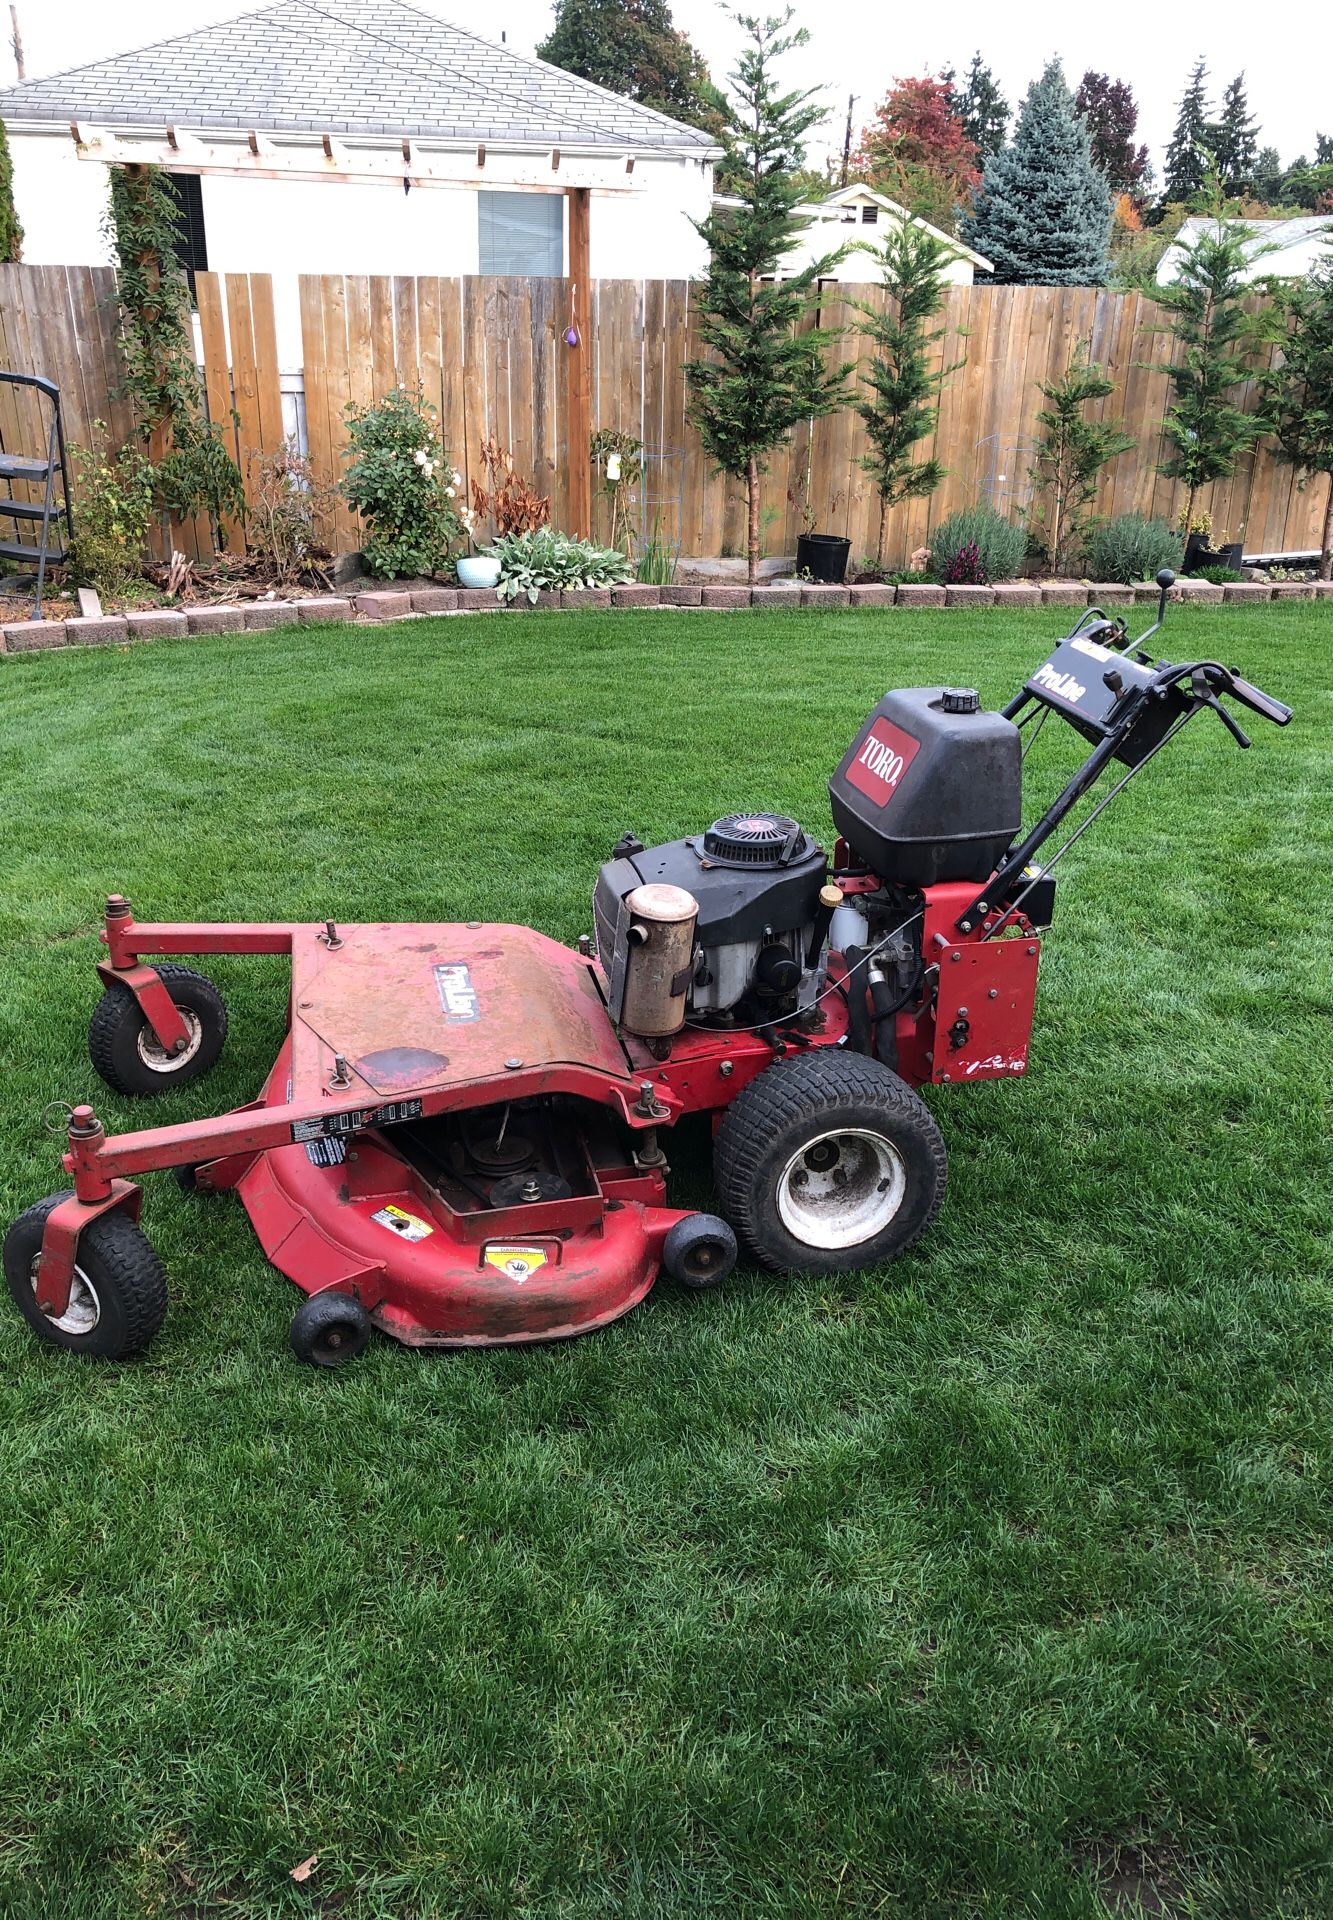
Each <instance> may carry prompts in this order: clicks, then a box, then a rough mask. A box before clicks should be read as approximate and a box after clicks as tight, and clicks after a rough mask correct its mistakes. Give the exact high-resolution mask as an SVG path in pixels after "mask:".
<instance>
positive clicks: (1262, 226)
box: [1157, 213, 1333, 287]
mask: <svg viewBox="0 0 1333 1920" xmlns="http://www.w3.org/2000/svg"><path fill="white" fill-rule="evenodd" d="M1215 224H1216V223H1215V222H1214V221H1213V220H1212V219H1210V218H1209V216H1208V215H1206V214H1192V215H1191V216H1190V218H1189V219H1188V220H1186V221H1185V222H1184V223H1183V225H1182V226H1181V229H1180V231H1179V233H1178V234H1177V235H1176V237H1175V239H1174V240H1173V241H1172V242H1171V245H1170V246H1169V247H1168V248H1167V250H1166V252H1165V253H1164V254H1163V255H1162V257H1161V260H1160V261H1159V262H1158V265H1157V284H1158V285H1159V286H1162V287H1164V286H1167V285H1169V284H1170V282H1171V281H1172V280H1174V279H1175V277H1176V275H1177V274H1178V273H1179V271H1180V257H1181V254H1182V253H1183V252H1184V250H1185V248H1186V247H1187V246H1189V244H1190V242H1191V241H1193V240H1197V239H1198V237H1199V235H1200V234H1201V233H1203V232H1204V231H1205V230H1206V229H1207V228H1208V227H1211V226H1214V225H1215ZM1237 224H1239V225H1241V226H1245V227H1248V228H1249V229H1250V231H1251V236H1252V237H1251V238H1250V239H1248V240H1247V241H1246V242H1245V253H1246V258H1247V266H1246V270H1245V278H1246V279H1247V280H1264V279H1267V277H1268V276H1269V275H1270V274H1272V275H1273V276H1274V277H1275V278H1277V279H1279V280H1300V279H1303V278H1304V276H1305V275H1306V274H1307V273H1308V272H1309V271H1310V269H1311V267H1313V266H1314V265H1315V264H1316V263H1317V262H1318V261H1319V260H1320V259H1321V258H1325V259H1327V258H1328V257H1329V247H1330V244H1331V243H1333V213H1301V214H1297V215H1295V216H1294V217H1293V218H1292V219H1290V220H1244V221H1240V222H1238V223H1237Z"/></svg>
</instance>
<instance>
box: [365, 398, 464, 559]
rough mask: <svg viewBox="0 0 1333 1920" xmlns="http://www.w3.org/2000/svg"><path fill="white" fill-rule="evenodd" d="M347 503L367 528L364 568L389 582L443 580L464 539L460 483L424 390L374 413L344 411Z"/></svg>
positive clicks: (383, 404)
mask: <svg viewBox="0 0 1333 1920" xmlns="http://www.w3.org/2000/svg"><path fill="white" fill-rule="evenodd" d="M345 411H346V416H347V427H348V443H349V444H348V448H347V456H346V457H347V459H348V461H349V462H350V464H349V466H348V469H347V474H346V477H345V478H344V480H343V488H342V490H343V495H344V497H345V499H346V500H347V502H348V504H349V505H350V506H352V507H354V508H355V509H356V511H357V512H358V513H359V514H360V515H361V517H362V519H363V520H364V521H365V523H366V526H367V529H368V531H367V533H366V535H365V538H364V540H363V542H362V550H363V552H364V554H365V560H366V567H367V570H368V571H369V572H370V573H373V574H376V575H377V576H378V577H379V578H381V579H384V580H398V579H402V578H404V577H410V576H411V575H414V574H420V573H440V572H442V571H443V570H444V569H445V568H446V567H447V566H448V564H449V556H450V553H451V552H452V550H453V548H454V547H455V546H457V545H458V544H459V543H460V542H461V540H462V539H463V535H464V531H465V527H464V521H463V517H462V516H461V515H460V513H459V510H458V508H457V507H456V506H455V505H454V502H455V500H456V499H457V497H458V493H459V489H460V488H461V487H462V484H463V478H462V475H461V474H459V473H455V472H453V471H451V469H450V466H449V458H448V455H447V453H446V452H445V449H444V446H443V444H442V443H441V440H440V433H439V428H438V426H437V425H436V423H435V409H434V407H432V406H430V405H429V404H428V403H427V402H426V401H424V400H423V399H422V395H421V389H420V388H419V387H418V388H417V390H416V392H415V393H409V392H407V391H406V390H405V389H404V388H402V387H396V388H395V389H394V391H393V392H392V393H386V394H385V396H384V398H383V399H382V400H380V401H378V402H377V403H376V404H375V405H374V406H370V407H358V406H348V407H347V408H346V410H345Z"/></svg>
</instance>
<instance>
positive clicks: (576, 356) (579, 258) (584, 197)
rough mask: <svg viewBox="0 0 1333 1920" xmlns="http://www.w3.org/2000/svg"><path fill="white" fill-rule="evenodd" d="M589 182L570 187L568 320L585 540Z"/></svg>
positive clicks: (572, 463) (574, 499)
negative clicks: (572, 338)
mask: <svg viewBox="0 0 1333 1920" xmlns="http://www.w3.org/2000/svg"><path fill="white" fill-rule="evenodd" d="M590 198H591V196H590V195H589V192H588V189H587V187H567V188H566V189H565V200H566V203H567V205H568V207H569V261H568V267H569V271H568V274H567V275H566V286H567V288H568V292H569V321H568V325H569V326H570V327H571V328H572V329H573V330H574V332H575V333H576V334H577V335H578V344H577V346H569V345H568V344H566V345H565V347H564V354H565V418H566V420H567V422H568V433H567V436H566V438H567V443H568V447H569V476H568V482H567V488H566V499H567V500H568V503H569V532H570V533H573V534H577V535H578V537H579V538H580V539H581V540H589V539H591V538H592V465H591V458H590V455H589V452H588V442H589V441H590V440H591V439H592V352H593V347H592V341H591V339H590V338H589V332H590V328H591V324H592V270H591V259H592V246H591V241H592V219H591V208H590Z"/></svg>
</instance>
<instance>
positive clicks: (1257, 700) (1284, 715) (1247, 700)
mask: <svg viewBox="0 0 1333 1920" xmlns="http://www.w3.org/2000/svg"><path fill="white" fill-rule="evenodd" d="M1224 691H1225V692H1227V693H1229V694H1230V695H1231V697H1232V699H1233V700H1239V701H1240V703H1241V705H1242V706H1243V707H1248V708H1249V709H1250V711H1251V712H1252V713H1257V714H1259V715H1260V717H1261V718H1262V719H1264V720H1271V721H1272V722H1273V725H1274V726H1275V727H1285V726H1286V725H1287V723H1288V722H1289V721H1290V719H1291V713H1292V710H1291V708H1290V707H1286V706H1284V705H1283V704H1282V702H1281V701H1280V700H1275V699H1274V698H1273V696H1272V694H1271V693H1265V692H1264V690H1263V688H1262V687H1254V686H1251V685H1250V682H1249V681H1248V680H1242V679H1241V677H1240V675H1239V674H1238V673H1237V672H1236V670H1235V668H1234V667H1229V668H1228V669H1227V681H1226V686H1225V688H1224Z"/></svg>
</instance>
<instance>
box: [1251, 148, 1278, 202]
mask: <svg viewBox="0 0 1333 1920" xmlns="http://www.w3.org/2000/svg"><path fill="white" fill-rule="evenodd" d="M1254 191H1255V195H1256V197H1257V198H1258V199H1260V200H1276V199H1277V197H1278V195H1279V194H1280V193H1281V191H1282V156H1281V154H1280V153H1279V152H1278V150H1277V148H1276V147H1260V149H1259V154H1258V157H1257V159H1256V160H1255V163H1254Z"/></svg>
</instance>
